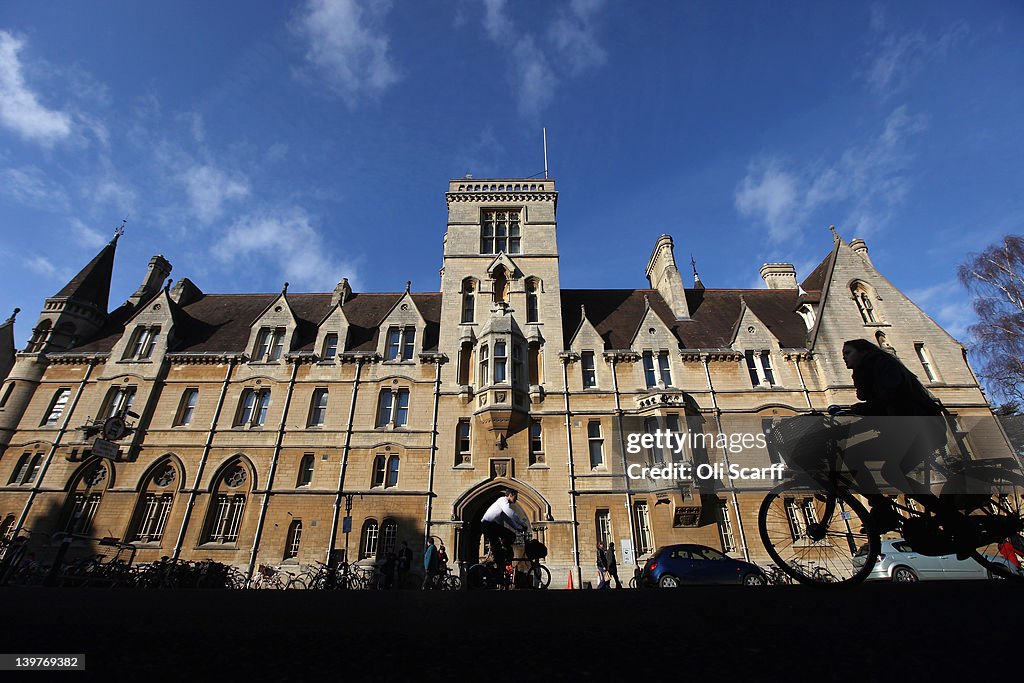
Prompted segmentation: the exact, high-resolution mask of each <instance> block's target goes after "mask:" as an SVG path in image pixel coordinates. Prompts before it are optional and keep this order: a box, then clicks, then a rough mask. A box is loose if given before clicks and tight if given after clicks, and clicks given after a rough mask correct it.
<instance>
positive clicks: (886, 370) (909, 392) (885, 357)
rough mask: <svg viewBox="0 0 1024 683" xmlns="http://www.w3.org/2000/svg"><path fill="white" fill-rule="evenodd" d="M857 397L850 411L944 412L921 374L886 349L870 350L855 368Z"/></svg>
mask: <svg viewBox="0 0 1024 683" xmlns="http://www.w3.org/2000/svg"><path fill="white" fill-rule="evenodd" d="M853 384H854V386H855V387H857V398H858V399H860V400H861V401H863V402H862V403H857V404H856V405H854V406H852V407H851V408H850V410H851V411H852V412H854V413H856V414H857V415H888V416H914V415H920V416H928V415H941V414H942V406H940V405H939V402H938V401H936V400H935V399H934V398H933V397H932V395H931V394H930V393H929V392H928V390H927V389H925V388H924V386H923V385H922V384H921V382H920V380H918V379H917V376H916V375H914V373H912V372H911V371H910V370H908V369H907V368H906V367H904V365H903V364H902V363H900V362H899V361H898V360H896V359H895V358H893V357H892V355H890V354H888V353H886V352H885V351H881V350H879V351H868V352H866V353H865V354H864V358H863V360H861V362H860V364H859V365H858V366H857V367H855V368H854V369H853Z"/></svg>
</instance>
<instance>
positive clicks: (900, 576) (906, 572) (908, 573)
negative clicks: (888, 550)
mask: <svg viewBox="0 0 1024 683" xmlns="http://www.w3.org/2000/svg"><path fill="white" fill-rule="evenodd" d="M892 580H893V581H894V582H895V583H914V582H915V581H917V574H915V573H914V570H913V569H911V568H910V567H896V569H893V570H892Z"/></svg>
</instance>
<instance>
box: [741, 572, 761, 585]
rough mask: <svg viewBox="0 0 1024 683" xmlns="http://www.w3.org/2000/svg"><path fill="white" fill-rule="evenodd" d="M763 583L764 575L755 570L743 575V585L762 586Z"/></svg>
mask: <svg viewBox="0 0 1024 683" xmlns="http://www.w3.org/2000/svg"><path fill="white" fill-rule="evenodd" d="M765 583H766V581H765V580H764V576H762V575H761V574H757V573H755V572H750V573H749V574H746V575H745V576H744V577H743V585H744V586H763V585H765Z"/></svg>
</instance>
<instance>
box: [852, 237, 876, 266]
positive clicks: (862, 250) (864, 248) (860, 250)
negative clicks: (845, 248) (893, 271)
mask: <svg viewBox="0 0 1024 683" xmlns="http://www.w3.org/2000/svg"><path fill="white" fill-rule="evenodd" d="M850 249H853V253H855V254H857V255H858V256H860V257H861V258H862V259H864V260H865V261H867V262H868V264H870V263H871V257H869V256H868V245H867V243H866V242H864V240H862V239H861V238H859V237H858V238H857V239H854V240H850Z"/></svg>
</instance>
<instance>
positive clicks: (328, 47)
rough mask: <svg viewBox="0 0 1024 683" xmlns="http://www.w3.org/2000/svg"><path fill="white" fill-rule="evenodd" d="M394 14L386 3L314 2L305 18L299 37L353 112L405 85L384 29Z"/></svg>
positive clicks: (307, 55)
mask: <svg viewBox="0 0 1024 683" xmlns="http://www.w3.org/2000/svg"><path fill="white" fill-rule="evenodd" d="M390 9H391V3H390V2H385V1H377V2H361V1H360V0H310V1H309V2H308V3H307V5H306V8H305V12H304V13H303V15H302V16H301V17H300V18H299V21H298V30H299V33H301V34H302V36H303V37H304V38H305V39H306V40H307V41H308V49H307V51H306V59H307V60H308V61H309V62H311V63H312V64H313V65H315V66H316V67H317V68H318V69H320V71H321V72H322V73H323V74H324V75H325V76H326V77H327V80H328V82H329V84H330V85H331V87H332V88H333V89H334V90H335V91H336V92H338V94H340V95H341V96H342V98H344V100H345V101H346V103H348V105H349V106H350V107H354V106H355V105H356V104H357V103H358V102H359V101H360V100H361V99H362V98H363V97H364V96H367V95H369V96H373V95H377V94H379V93H381V92H383V91H384V90H386V89H387V88H388V87H389V86H391V85H393V84H395V83H397V82H398V80H399V75H398V70H397V69H396V68H395V66H394V64H393V63H392V61H391V56H390V54H389V48H388V37H387V35H386V34H385V33H384V32H383V30H382V28H381V24H382V23H383V19H384V17H385V15H386V14H387V13H388V11H389V10H390Z"/></svg>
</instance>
